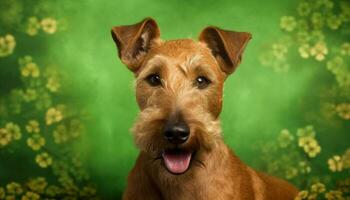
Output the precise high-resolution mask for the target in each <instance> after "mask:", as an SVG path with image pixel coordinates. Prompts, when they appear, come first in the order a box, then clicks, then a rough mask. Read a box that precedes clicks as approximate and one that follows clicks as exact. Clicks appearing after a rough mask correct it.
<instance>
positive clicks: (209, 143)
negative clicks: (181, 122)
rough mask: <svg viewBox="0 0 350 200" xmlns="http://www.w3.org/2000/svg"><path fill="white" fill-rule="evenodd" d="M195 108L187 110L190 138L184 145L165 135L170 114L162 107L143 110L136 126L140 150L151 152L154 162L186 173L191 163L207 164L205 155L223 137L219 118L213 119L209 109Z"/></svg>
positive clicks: (197, 164)
mask: <svg viewBox="0 0 350 200" xmlns="http://www.w3.org/2000/svg"><path fill="white" fill-rule="evenodd" d="M191 111H192V112H186V111H184V112H183V116H184V118H185V121H186V123H187V124H188V125H189V127H190V138H189V139H188V141H187V142H186V143H183V144H181V145H174V144H170V143H169V142H167V141H166V140H165V139H164V136H163V133H162V130H163V127H164V124H165V123H166V121H167V117H168V116H167V115H166V114H165V112H164V111H163V110H162V109H160V108H156V107H152V108H147V109H145V110H143V111H142V112H141V113H140V114H139V116H138V120H137V121H136V123H135V125H134V127H133V129H132V130H133V132H134V140H135V143H136V146H137V147H138V148H139V149H140V151H142V152H145V153H147V154H148V156H149V157H150V159H152V163H153V164H155V165H160V166H161V167H162V168H164V169H166V171H167V172H168V173H172V174H183V173H185V172H187V171H188V170H189V169H190V168H191V166H199V167H202V168H203V167H205V161H203V160H202V157H203V156H201V155H203V154H205V153H208V152H210V151H211V149H212V148H215V146H216V144H217V141H218V140H221V128H220V123H219V121H218V120H214V119H212V117H211V115H210V114H209V113H207V112H203V111H202V110H200V109H199V108H197V109H196V108H193V109H191ZM192 113H195V114H192Z"/></svg>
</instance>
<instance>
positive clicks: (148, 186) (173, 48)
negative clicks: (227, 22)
mask: <svg viewBox="0 0 350 200" xmlns="http://www.w3.org/2000/svg"><path fill="white" fill-rule="evenodd" d="M112 37H113V39H114V41H115V43H116V46H117V49H118V55H119V57H120V59H121V61H122V62H123V63H124V64H125V65H126V66H127V67H128V68H129V70H131V71H132V72H133V73H134V75H135V77H136V83H135V87H136V100H137V103H138V106H139V108H140V110H141V111H140V114H139V116H138V119H137V121H136V123H135V125H134V127H133V136H134V140H135V143H136V146H137V147H138V148H139V150H140V153H139V156H138V158H137V161H136V164H135V166H134V168H133V169H132V171H131V173H130V174H129V176H128V185H127V188H126V190H125V192H124V194H123V199H125V200H139V199H152V200H158V199H159V200H161V199H167V200H182V199H230V200H232V199H257V200H262V199H283V200H288V199H294V197H295V196H296V195H297V192H298V190H297V189H296V188H295V187H294V186H292V185H291V184H289V183H287V182H285V181H283V180H280V179H278V178H274V177H271V176H268V175H265V174H263V173H259V172H256V171H255V170H253V169H251V168H250V167H248V166H247V165H245V164H244V163H243V162H242V161H240V159H239V158H238V157H237V156H236V155H235V154H234V153H233V152H232V151H231V150H230V149H229V148H228V146H227V145H225V144H224V141H223V139H222V137H221V128H220V122H219V114H220V112H221V108H222V96H223V86H224V81H225V79H226V78H227V77H228V76H229V75H230V74H232V73H233V72H234V71H235V70H236V68H237V66H238V65H239V64H240V62H241V58H242V54H243V50H244V48H245V46H246V45H247V43H248V41H249V40H250V39H251V34H250V33H246V32H235V31H228V30H223V29H220V28H217V27H214V26H209V27H207V28H205V29H204V30H203V31H202V32H201V34H200V36H199V41H194V40H191V39H180V40H170V41H162V40H161V39H160V31H159V29H158V25H157V23H156V21H155V20H153V19H151V18H146V19H144V20H143V21H141V22H139V23H137V24H134V25H126V26H116V27H113V28H112Z"/></svg>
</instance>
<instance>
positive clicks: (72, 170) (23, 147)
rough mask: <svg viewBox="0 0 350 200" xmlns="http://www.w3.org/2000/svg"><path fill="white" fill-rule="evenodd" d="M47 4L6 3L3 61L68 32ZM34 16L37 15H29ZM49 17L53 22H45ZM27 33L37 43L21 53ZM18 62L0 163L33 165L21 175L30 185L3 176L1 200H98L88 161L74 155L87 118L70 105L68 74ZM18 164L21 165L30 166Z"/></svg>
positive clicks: (0, 137)
mask: <svg viewBox="0 0 350 200" xmlns="http://www.w3.org/2000/svg"><path fill="white" fill-rule="evenodd" d="M48 3H49V2H46V1H42V2H41V3H39V4H36V5H35V6H33V5H32V4H28V5H26V4H25V1H23V2H21V1H13V0H9V1H4V2H2V3H1V4H2V6H1V8H0V13H1V14H0V15H1V18H0V19H1V21H0V22H1V28H2V29H1V34H4V31H12V32H11V33H8V32H6V33H5V35H3V36H1V37H0V57H8V56H16V55H23V54H24V53H25V52H30V50H31V48H32V47H34V46H36V45H39V44H40V43H44V42H46V40H45V39H41V40H35V39H34V37H36V36H38V35H40V34H46V35H54V34H59V32H60V31H64V30H65V28H64V26H65V25H64V23H61V22H60V21H59V20H58V19H56V18H54V17H51V16H52V12H54V8H55V7H54V6H53V5H50V4H48ZM24 8H26V9H27V10H24ZM30 11H33V12H32V13H31V14H32V15H35V16H32V15H27V14H28V13H30ZM48 13H51V14H50V15H49V16H50V17H46V15H47V14H48ZM3 28H4V29H3ZM13 33H14V34H13ZM23 34H26V35H27V37H33V39H30V40H32V42H30V43H29V45H27V47H22V48H20V49H19V50H17V49H16V46H17V45H16V43H17V42H16V38H17V37H26V36H23ZM48 39H50V38H48ZM14 51H17V52H16V55H13V54H14ZM16 59H17V60H18V64H17V70H18V75H19V76H20V78H19V84H17V85H18V86H16V87H9V91H8V93H5V94H3V95H1V98H0V116H1V118H0V158H1V164H2V165H5V166H6V163H5V162H7V161H8V162H9V163H11V161H13V160H11V159H13V158H11V156H8V155H14V156H18V157H19V156H20V154H23V152H25V159H27V160H30V162H28V163H29V164H30V165H31V166H30V165H28V166H26V169H27V171H24V172H21V173H24V174H27V176H28V177H27V179H25V180H13V179H10V178H11V176H12V175H11V174H8V175H7V176H9V177H8V179H9V180H8V181H7V182H4V181H6V178H5V177H6V176H5V175H4V174H1V175H2V177H1V178H0V184H1V185H0V199H6V200H11V199H22V200H35V199H97V196H96V192H97V191H96V188H95V186H94V184H92V183H91V181H90V176H89V173H88V171H87V170H86V166H85V164H84V162H83V159H82V158H81V155H80V153H77V152H76V151H74V148H75V144H76V143H77V142H78V141H79V140H80V138H81V136H82V135H84V132H85V128H84V120H85V119H86V118H87V117H88V115H87V114H86V113H85V112H84V111H83V110H82V109H81V108H79V106H78V105H75V104H74V103H71V102H74V101H72V99H71V98H70V97H69V94H67V92H66V88H65V85H64V83H65V81H66V75H65V74H64V73H63V72H62V71H61V70H59V67H58V66H56V65H55V64H52V63H54V62H55V61H54V60H53V61H51V62H50V61H47V60H43V61H40V60H39V59H38V60H36V59H35V58H33V57H31V56H30V55H24V56H21V57H17V58H16ZM1 84H6V83H3V82H2V83H1ZM2 86H4V85H2ZM2 92H3V91H2ZM6 158H9V160H6ZM14 159H16V160H17V163H18V165H22V164H27V162H26V161H20V160H18V158H14ZM22 162H23V163H22ZM33 172H36V173H33ZM12 173H16V172H15V171H13V172H12ZM28 174H30V175H28Z"/></svg>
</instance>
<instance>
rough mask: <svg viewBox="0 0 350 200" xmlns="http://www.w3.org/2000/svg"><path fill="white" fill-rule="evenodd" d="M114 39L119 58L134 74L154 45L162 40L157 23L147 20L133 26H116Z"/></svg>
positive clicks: (113, 33)
mask: <svg viewBox="0 0 350 200" xmlns="http://www.w3.org/2000/svg"><path fill="white" fill-rule="evenodd" d="M111 33H112V37H113V40H114V42H115V44H116V45H117V48H118V56H119V57H120V59H121V60H122V62H123V63H124V64H125V65H126V66H127V67H128V68H129V69H130V70H131V71H133V72H136V71H137V70H138V68H139V67H140V65H141V62H142V61H143V59H144V58H145V56H146V54H147V53H148V52H149V50H150V48H151V47H152V45H154V44H155V43H156V42H157V41H158V40H160V31H159V28H158V25H157V23H156V21H155V20H154V19H152V18H149V17H148V18H145V19H144V20H142V21H141V22H139V23H137V24H132V25H125V26H115V27H113V28H112V31H111Z"/></svg>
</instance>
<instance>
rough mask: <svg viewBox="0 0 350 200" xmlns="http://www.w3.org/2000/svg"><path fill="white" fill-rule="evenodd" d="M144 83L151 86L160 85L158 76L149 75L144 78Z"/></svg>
mask: <svg viewBox="0 0 350 200" xmlns="http://www.w3.org/2000/svg"><path fill="white" fill-rule="evenodd" d="M146 81H147V82H148V84H150V85H151V86H158V85H161V84H162V81H161V79H160V76H159V75H158V74H151V75H148V76H147V77H146Z"/></svg>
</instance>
